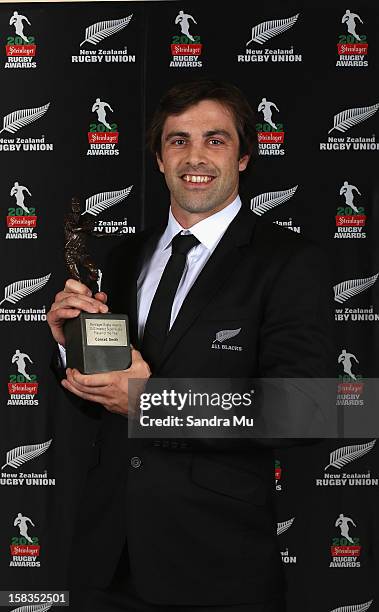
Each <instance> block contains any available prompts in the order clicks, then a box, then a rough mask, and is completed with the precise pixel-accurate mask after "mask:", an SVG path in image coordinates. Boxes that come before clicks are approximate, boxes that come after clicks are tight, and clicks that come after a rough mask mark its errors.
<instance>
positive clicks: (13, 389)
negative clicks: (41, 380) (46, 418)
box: [7, 349, 38, 406]
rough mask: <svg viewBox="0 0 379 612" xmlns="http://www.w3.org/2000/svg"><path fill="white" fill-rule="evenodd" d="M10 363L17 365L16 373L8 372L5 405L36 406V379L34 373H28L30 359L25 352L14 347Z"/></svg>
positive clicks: (31, 362)
mask: <svg viewBox="0 0 379 612" xmlns="http://www.w3.org/2000/svg"><path fill="white" fill-rule="evenodd" d="M12 364H15V365H16V367H17V374H10V375H9V378H8V394H9V398H8V402H7V406H38V398H37V397H36V396H37V394H38V379H37V376H36V374H29V373H28V372H27V371H26V369H29V366H30V364H33V361H32V359H31V358H30V356H29V355H28V354H27V353H23V352H22V351H20V349H16V351H15V353H14V355H13V356H12Z"/></svg>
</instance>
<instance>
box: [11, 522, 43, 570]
mask: <svg viewBox="0 0 379 612" xmlns="http://www.w3.org/2000/svg"><path fill="white" fill-rule="evenodd" d="M13 526H14V527H18V529H19V531H20V534H19V536H15V537H13V538H11V543H10V546H9V548H10V554H11V560H10V562H9V567H40V561H39V559H38V557H39V555H40V545H39V540H38V538H37V537H33V538H32V537H30V535H29V533H28V531H29V528H30V527H35V524H34V523H33V521H32V519H30V518H29V517H28V516H23V515H22V514H21V512H19V513H18V514H17V516H16V518H15V519H14V521H13Z"/></svg>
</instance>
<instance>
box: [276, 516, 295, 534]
mask: <svg viewBox="0 0 379 612" xmlns="http://www.w3.org/2000/svg"><path fill="white" fill-rule="evenodd" d="M294 520H295V517H293V518H291V519H289V520H288V521H284V522H283V523H278V525H277V530H276V533H277V535H281V534H282V533H284V532H285V531H287V529H289V528H290V527H291V525H292V523H293V522H294Z"/></svg>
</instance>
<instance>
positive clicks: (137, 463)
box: [130, 457, 142, 468]
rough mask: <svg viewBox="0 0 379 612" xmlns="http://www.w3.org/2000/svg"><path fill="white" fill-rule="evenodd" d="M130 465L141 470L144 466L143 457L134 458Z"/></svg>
mask: <svg viewBox="0 0 379 612" xmlns="http://www.w3.org/2000/svg"><path fill="white" fill-rule="evenodd" d="M130 465H131V466H132V467H134V468H139V467H141V465H142V460H141V457H132V458H131V460H130Z"/></svg>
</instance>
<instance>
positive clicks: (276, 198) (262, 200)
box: [250, 185, 299, 216]
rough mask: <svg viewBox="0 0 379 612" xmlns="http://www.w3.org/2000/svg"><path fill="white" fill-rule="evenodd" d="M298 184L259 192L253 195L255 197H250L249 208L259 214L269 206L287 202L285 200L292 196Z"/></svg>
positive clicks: (272, 206) (268, 208)
mask: <svg viewBox="0 0 379 612" xmlns="http://www.w3.org/2000/svg"><path fill="white" fill-rule="evenodd" d="M298 186H299V185H296V186H295V187H291V189H286V190H285V191H267V192H266V193H261V194H260V195H258V196H255V198H252V200H251V201H250V208H251V210H252V211H253V213H255V214H256V215H259V216H261V215H263V214H264V213H265V212H267V211H268V210H270V209H271V208H274V206H278V205H279V204H283V202H287V200H289V199H290V198H292V196H293V195H294V193H295V191H296V189H297V188H298Z"/></svg>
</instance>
